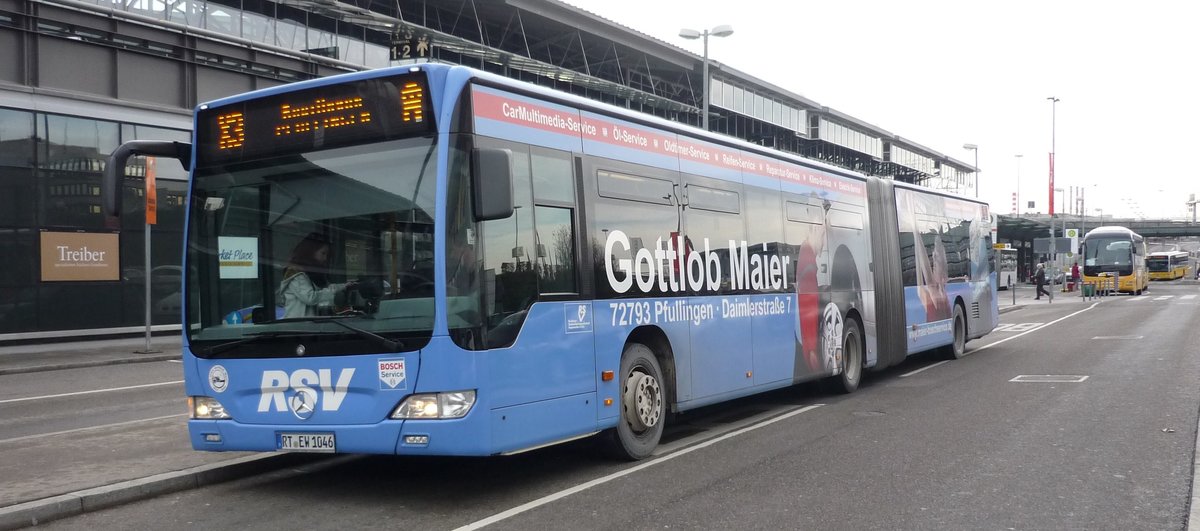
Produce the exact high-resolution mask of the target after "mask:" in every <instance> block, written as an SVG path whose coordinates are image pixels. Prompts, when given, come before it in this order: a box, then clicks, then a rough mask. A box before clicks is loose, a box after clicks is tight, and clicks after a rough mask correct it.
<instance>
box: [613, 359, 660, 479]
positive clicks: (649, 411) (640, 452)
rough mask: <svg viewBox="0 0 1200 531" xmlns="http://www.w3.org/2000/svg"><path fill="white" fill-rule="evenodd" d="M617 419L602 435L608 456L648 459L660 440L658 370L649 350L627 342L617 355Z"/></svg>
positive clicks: (632, 459) (656, 361)
mask: <svg viewBox="0 0 1200 531" xmlns="http://www.w3.org/2000/svg"><path fill="white" fill-rule="evenodd" d="M620 378H621V397H620V408H621V409H620V418H618V420H617V427H615V428H612V429H609V430H608V431H607V432H605V433H604V439H605V441H604V442H605V446H606V450H608V453H610V454H612V455H613V456H614V457H617V458H619V459H627V460H630V461H635V460H638V459H644V458H646V457H649V456H650V453H651V452H653V451H654V448H655V447H657V446H658V441H659V439H661V438H662V432H663V424H664V422H663V421H664V417H665V416H666V415H665V414H664V412H665V406H664V405H663V402H664V400H663V391H664V390H663V383H662V370H661V369H660V368H659V366H658V359H657V358H655V357H654V352H653V351H651V350H650V348H649V347H647V346H645V345H642V344H640V343H630V344H628V345H626V346H625V352H623V353H622V354H621V372H620Z"/></svg>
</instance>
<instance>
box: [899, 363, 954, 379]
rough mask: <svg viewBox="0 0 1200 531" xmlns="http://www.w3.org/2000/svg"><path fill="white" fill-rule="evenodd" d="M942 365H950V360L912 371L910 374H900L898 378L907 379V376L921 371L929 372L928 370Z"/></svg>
mask: <svg viewBox="0 0 1200 531" xmlns="http://www.w3.org/2000/svg"><path fill="white" fill-rule="evenodd" d="M943 363H950V360H942V361H939V362H937V363H934V364H932V365H927V366H925V367H921V368H920V369H917V370H915V371H912V372H906V373H904V374H901V375H900V376H899V377H900V378H908V377H909V376H912V375H914V374H917V373H919V372H921V371H927V370H929V369H932V368H934V367H937V366H938V365H941V364H943Z"/></svg>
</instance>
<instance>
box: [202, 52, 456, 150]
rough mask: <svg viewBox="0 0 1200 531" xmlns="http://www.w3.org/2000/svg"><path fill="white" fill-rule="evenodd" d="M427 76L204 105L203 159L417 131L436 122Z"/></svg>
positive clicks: (322, 146)
mask: <svg viewBox="0 0 1200 531" xmlns="http://www.w3.org/2000/svg"><path fill="white" fill-rule="evenodd" d="M432 122H433V121H432V120H431V119H430V118H429V98H428V92H427V89H426V86H425V80H424V76H423V75H421V74H415V75H414V74H409V75H404V76H394V77H387V78H379V79H367V80H362V81H356V82H353V83H343V84H338V85H330V86H325V87H317V88H312V89H308V90H303V91H297V92H291V93H288V94H282V95H279V96H271V97H266V98H262V99H257V100H250V101H246V102H241V103H236V104H233V105H224V106H221V107H218V108H213V109H208V110H204V111H201V114H200V138H199V140H200V141H199V146H198V151H199V153H198V154H199V157H200V162H201V164H202V165H205V164H214V163H215V164H220V163H229V162H237V161H241V160H252V159H257V158H262V157H267V156H278V155H285V154H289V153H296V152H306V151H313V150H319V149H326V148H332V147H338V146H345V145H350V144H356V143H367V142H379V141H384V140H390V139H394V138H401V137H404V136H412V135H414V134H421V133H425V132H428V131H432V130H433V123H432Z"/></svg>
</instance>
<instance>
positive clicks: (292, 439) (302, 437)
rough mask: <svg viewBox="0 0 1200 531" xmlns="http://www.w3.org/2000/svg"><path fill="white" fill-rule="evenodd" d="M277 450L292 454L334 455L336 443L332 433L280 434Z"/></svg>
mask: <svg viewBox="0 0 1200 531" xmlns="http://www.w3.org/2000/svg"><path fill="white" fill-rule="evenodd" d="M278 443H279V449H280V450H288V451H292V452H319V453H334V452H336V451H337V443H336V442H335V441H334V437H333V434H332V433H280V434H279V437H278Z"/></svg>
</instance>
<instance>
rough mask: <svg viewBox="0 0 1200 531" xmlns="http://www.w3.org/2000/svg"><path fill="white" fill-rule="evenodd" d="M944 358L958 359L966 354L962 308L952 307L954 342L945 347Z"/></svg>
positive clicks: (964, 323)
mask: <svg viewBox="0 0 1200 531" xmlns="http://www.w3.org/2000/svg"><path fill="white" fill-rule="evenodd" d="M945 352H946V356H947V357H949V358H952V359H959V358H962V357H963V356H965V355H966V353H967V318H966V316H965V315H963V309H962V306H959V305H957V304H955V305H954V342H953V343H950V344H949V345H947V346H946V351H945Z"/></svg>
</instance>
